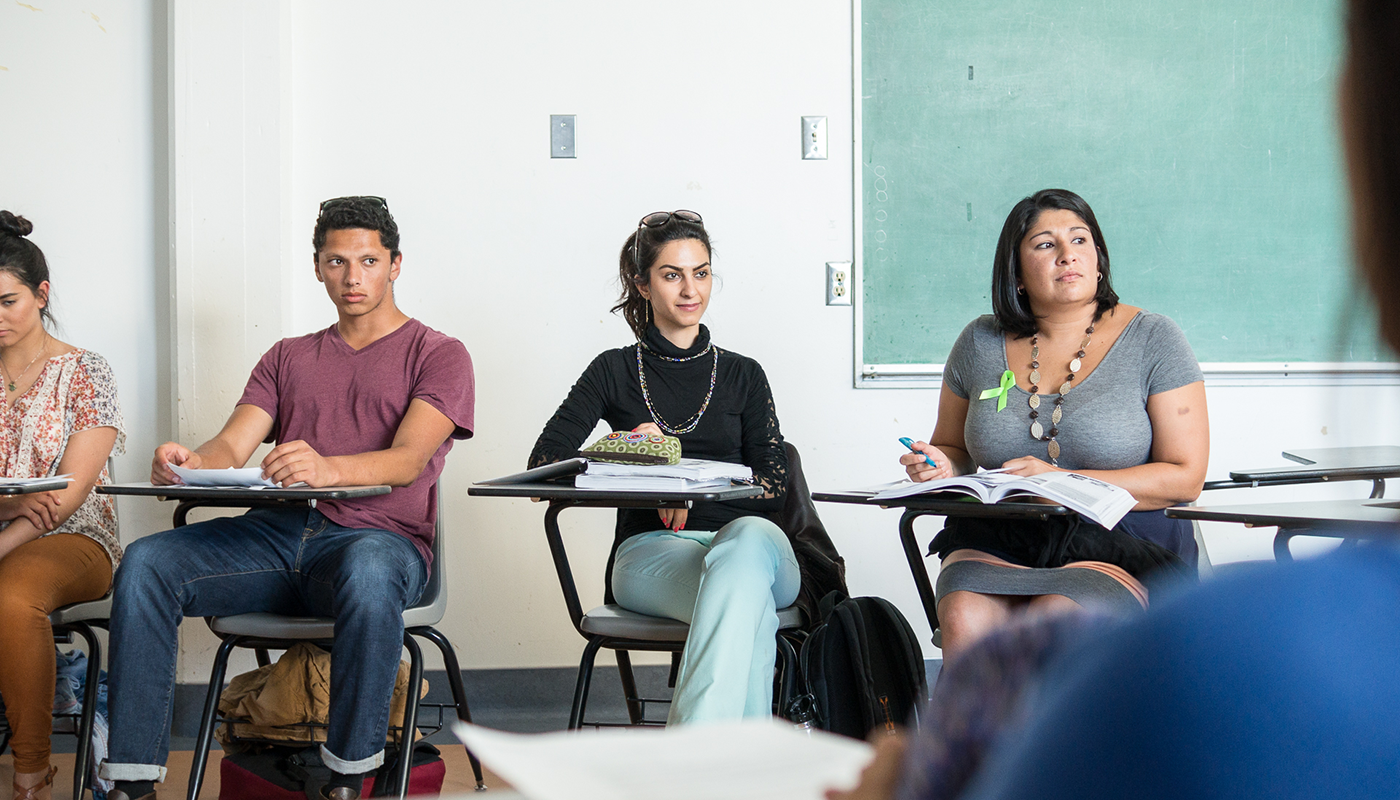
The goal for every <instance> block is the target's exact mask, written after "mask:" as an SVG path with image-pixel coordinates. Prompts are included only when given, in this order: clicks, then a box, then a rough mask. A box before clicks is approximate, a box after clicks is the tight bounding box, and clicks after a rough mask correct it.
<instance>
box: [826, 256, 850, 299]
mask: <svg viewBox="0 0 1400 800" xmlns="http://www.w3.org/2000/svg"><path fill="white" fill-rule="evenodd" d="M826 304H827V305H829V306H848V305H850V304H851V262H849V261H828V262H826Z"/></svg>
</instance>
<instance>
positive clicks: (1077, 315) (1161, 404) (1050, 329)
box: [900, 189, 1210, 659]
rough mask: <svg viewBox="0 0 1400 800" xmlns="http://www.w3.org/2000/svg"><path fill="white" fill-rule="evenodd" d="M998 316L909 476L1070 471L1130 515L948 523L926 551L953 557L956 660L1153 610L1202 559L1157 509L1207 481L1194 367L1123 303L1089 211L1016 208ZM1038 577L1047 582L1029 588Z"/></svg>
mask: <svg viewBox="0 0 1400 800" xmlns="http://www.w3.org/2000/svg"><path fill="white" fill-rule="evenodd" d="M992 307H993V311H994V313H992V314H989V315H985V316H982V317H979V318H978V319H976V320H973V322H972V323H970V324H969V325H968V326H967V328H966V329H964V330H963V332H962V335H961V336H959V337H958V340H957V343H956V344H954V345H953V350H952V352H951V353H950V354H949V356H948V361H947V365H946V367H945V370H944V373H943V388H942V392H941V394H940V397H939V404H938V421H937V425H936V426H935V428H934V432H933V435H932V436H931V437H929V441H928V442H917V443H916V444H915V445H914V449H915V451H916V452H911V453H908V454H905V455H904V456H902V457H901V458H900V463H901V464H903V465H904V467H905V469H906V471H907V472H908V474H909V476H910V477H911V478H912V479H913V480H916V481H927V480H933V479H938V478H947V477H951V476H954V475H960V474H964V473H968V472H973V471H975V470H976V469H977V468H979V467H982V468H985V469H993V468H999V467H1002V468H1008V469H1009V470H1010V471H1011V472H1013V473H1015V474H1018V475H1036V474H1039V473H1043V472H1048V471H1052V470H1059V471H1072V472H1078V473H1082V474H1085V475H1089V476H1092V477H1095V478H1098V479H1100V480H1102V481H1105V482H1107V483H1111V484H1113V485H1115V486H1119V487H1122V488H1123V489H1126V490H1128V491H1129V492H1131V493H1132V495H1133V497H1134V498H1135V499H1136V500H1137V505H1136V506H1135V507H1134V509H1133V511H1132V512H1129V514H1128V515H1127V516H1126V517H1124V519H1123V520H1122V521H1121V522H1120V523H1118V524H1117V525H1116V526H1114V528H1113V529H1112V530H1108V529H1104V528H1102V527H1100V526H1098V525H1095V524H1094V523H1092V522H1089V521H1088V520H1084V519H1080V518H1079V517H1078V516H1077V515H1071V516H1070V517H1061V518H1056V519H1052V520H1049V521H1046V522H1029V521H1027V522H1005V521H1001V522H993V521H990V520H981V519H950V520H949V522H948V526H947V527H946V528H945V529H944V531H943V532H942V533H940V534H939V535H938V537H937V538H936V539H935V540H934V544H933V547H932V548H931V549H933V550H936V551H937V552H938V553H939V555H940V556H941V557H942V567H941V569H940V574H939V580H938V621H939V627H940V629H941V631H942V637H943V639H942V647H943V656H944V658H945V659H947V658H956V656H957V654H958V653H960V652H962V651H963V650H964V649H965V648H966V647H967V646H968V645H969V644H971V643H972V642H973V641H976V639H977V638H979V637H980V636H982V635H984V634H985V633H987V632H988V631H990V630H992V629H994V628H996V627H998V626H1000V625H1003V624H1005V623H1006V622H1007V621H1009V620H1010V619H1011V617H1012V616H1013V615H1014V614H1016V613H1019V612H1022V611H1026V610H1030V611H1035V612H1041V611H1047V612H1048V611H1053V610H1055V609H1057V608H1073V607H1078V606H1079V605H1098V606H1104V607H1108V608H1136V607H1145V606H1146V604H1147V599H1148V594H1149V592H1148V587H1150V586H1153V585H1155V584H1154V579H1156V578H1163V577H1177V576H1186V575H1191V574H1193V573H1194V569H1195V562H1196V546H1195V540H1194V539H1193V538H1192V533H1191V528H1190V525H1189V523H1185V522H1183V521H1180V520H1168V519H1167V518H1166V517H1165V516H1164V515H1163V514H1162V513H1161V511H1160V509H1163V508H1166V507H1168V506H1171V505H1176V504H1179V503H1185V502H1189V501H1192V500H1194V499H1196V497H1197V496H1198V495H1199V494H1200V492H1201V486H1202V484H1203V483H1204V481H1205V473H1206V462H1207V460H1208V457H1209V451H1210V443H1209V424H1208V421H1207V416H1206V395H1205V385H1204V382H1203V379H1202V375H1201V370H1200V367H1199V365H1197V363H1196V359H1195V356H1194V355H1193V354H1192V352H1191V348H1190V346H1189V345H1188V344H1187V343H1186V339H1185V336H1184V335H1183V334H1182V332H1181V329H1180V328H1178V327H1177V325H1176V324H1175V323H1174V322H1172V321H1171V320H1170V319H1168V318H1167V317H1164V316H1161V315H1159V314H1153V313H1151V312H1148V311H1144V310H1143V309H1140V308H1136V307H1134V306H1129V305H1126V304H1124V303H1120V302H1119V301H1118V295H1117V294H1116V293H1115V292H1114V291H1113V285H1112V282H1111V280H1110V278H1109V258H1108V247H1107V245H1106V244H1105V243H1104V237H1103V233H1102V231H1100V229H1099V225H1098V221H1097V219H1095V217H1094V212H1093V210H1092V209H1091V208H1090V207H1089V204H1088V203H1086V202H1085V201H1084V200H1083V198H1081V197H1079V196H1078V195H1076V194H1074V193H1073V192H1069V191H1065V190H1061V189H1046V190H1043V191H1040V192H1037V193H1036V194H1034V195H1032V196H1030V197H1027V198H1025V199H1023V200H1022V201H1021V202H1019V203H1017V204H1016V206H1015V207H1014V208H1013V209H1012V211H1011V213H1010V215H1009V216H1008V217H1007V219H1006V224H1005V225H1004V226H1003V228H1002V233H1001V238H1000V240H999V241H998V242H997V250H996V256H995V259H994V264H993V275H992ZM926 456H927V457H928V458H927V460H926V458H925V457H926ZM928 460H932V461H933V462H934V464H933V465H931V464H929V463H928ZM1066 567H1068V568H1069V569H1065V568H1066ZM1027 569H1038V570H1040V571H1038V572H1037V573H1035V580H1034V581H1030V582H1029V583H1034V584H1035V586H1034V587H1032V588H1027V586H1026V584H1027V583H1028V581H1027V580H1026V578H1027V577H1028V576H1029V575H1031V573H1027V572H1025V570H1027ZM1045 570H1055V572H1053V573H1051V572H1046V571H1045Z"/></svg>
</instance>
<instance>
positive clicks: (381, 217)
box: [311, 196, 399, 259]
mask: <svg viewBox="0 0 1400 800" xmlns="http://www.w3.org/2000/svg"><path fill="white" fill-rule="evenodd" d="M351 228H363V229H364V230H369V231H378V232H379V244H380V245H381V246H382V247H383V248H384V249H385V250H388V251H389V258H390V259H395V258H398V257H399V225H398V223H397V222H394V215H393V214H390V213H389V204H388V203H387V202H385V201H384V198H382V197H368V196H356V197H334V198H331V199H330V200H327V201H325V202H323V203H321V212H320V214H318V215H317V216H316V231H315V233H313V234H312V235H311V246H312V248H313V252H315V253H319V252H321V248H323V247H325V246H326V234H328V233H330V232H331V231H343V230H349V229H351Z"/></svg>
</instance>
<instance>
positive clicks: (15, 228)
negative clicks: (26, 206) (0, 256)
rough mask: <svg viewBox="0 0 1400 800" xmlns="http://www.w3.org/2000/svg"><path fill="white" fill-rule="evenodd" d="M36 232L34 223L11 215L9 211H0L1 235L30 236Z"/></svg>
mask: <svg viewBox="0 0 1400 800" xmlns="http://www.w3.org/2000/svg"><path fill="white" fill-rule="evenodd" d="M32 230H34V223H32V222H30V221H29V220H27V219H25V218H24V217H19V216H16V215H14V214H11V213H10V212H8V211H0V233H8V234H9V235H11V236H28V235H29V233H30V231H32Z"/></svg>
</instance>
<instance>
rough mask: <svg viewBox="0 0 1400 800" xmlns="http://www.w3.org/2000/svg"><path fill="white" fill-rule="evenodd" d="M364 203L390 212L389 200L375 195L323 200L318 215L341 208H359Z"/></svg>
mask: <svg viewBox="0 0 1400 800" xmlns="http://www.w3.org/2000/svg"><path fill="white" fill-rule="evenodd" d="M362 203H373V204H375V205H377V206H379V207H380V208H382V209H384V210H385V211H386V212H387V211H388V210H389V201H388V200H385V199H384V198H382V197H375V196H374V195H368V194H365V195H354V196H351V197H332V198H331V199H329V200H322V201H321V210H320V211H318V212H317V215H318V216H319V215H320V214H324V213H326V211H327V210H329V209H335V208H340V207H341V206H358V205H360V204H362Z"/></svg>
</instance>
